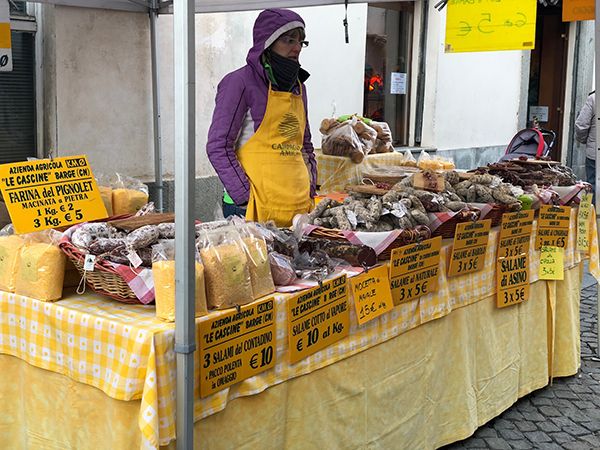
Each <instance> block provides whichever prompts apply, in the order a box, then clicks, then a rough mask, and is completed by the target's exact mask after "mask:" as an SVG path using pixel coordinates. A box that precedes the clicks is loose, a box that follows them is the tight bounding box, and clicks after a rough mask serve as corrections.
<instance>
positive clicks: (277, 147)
mask: <svg viewBox="0 0 600 450" xmlns="http://www.w3.org/2000/svg"><path fill="white" fill-rule="evenodd" d="M305 126H306V115H305V113H304V103H303V102H302V92H300V95H295V94H292V93H291V92H279V91H274V90H272V89H271V87H270V86H269V97H268V99H267V108H266V111H265V117H264V118H263V121H262V123H261V124H260V126H259V127H258V130H256V133H254V135H253V136H252V137H251V138H250V139H249V140H248V142H246V143H245V144H244V145H243V146H242V147H241V148H240V150H239V152H238V159H239V160H240V163H241V165H242V167H243V168H244V171H245V172H246V175H248V179H249V180H250V199H249V200H248V208H247V210H246V219H248V220H253V221H255V222H266V221H268V220H273V221H274V222H275V223H276V224H277V226H280V227H286V226H290V225H291V224H292V219H293V218H294V216H295V215H296V214H302V213H306V212H309V211H310V209H311V207H312V201H311V198H310V175H309V173H308V168H307V166H306V164H305V162H304V158H303V156H302V145H303V143H304V129H305Z"/></svg>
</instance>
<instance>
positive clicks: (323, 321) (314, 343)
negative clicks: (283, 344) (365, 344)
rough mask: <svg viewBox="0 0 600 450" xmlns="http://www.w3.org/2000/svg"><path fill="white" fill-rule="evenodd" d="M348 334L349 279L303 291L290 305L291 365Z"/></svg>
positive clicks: (326, 283) (335, 280)
mask: <svg viewBox="0 0 600 450" xmlns="http://www.w3.org/2000/svg"><path fill="white" fill-rule="evenodd" d="M349 331H350V310H349V309H348V283H347V281H346V275H342V276H341V277H338V278H334V279H333V280H330V281H327V282H325V283H323V284H322V285H321V286H316V287H314V288H312V289H309V290H308V291H303V292H302V293H301V294H299V295H296V296H295V297H293V298H291V299H290V300H289V301H288V336H289V347H290V362H291V363H292V364H294V363H297V362H298V361H300V360H302V359H304V358H306V357H307V356H309V355H312V354H313V353H316V352H318V351H319V350H322V349H324V348H325V347H328V346H329V345H331V344H333V343H334V342H336V341H338V340H340V339H342V338H344V337H346V336H348V333H349Z"/></svg>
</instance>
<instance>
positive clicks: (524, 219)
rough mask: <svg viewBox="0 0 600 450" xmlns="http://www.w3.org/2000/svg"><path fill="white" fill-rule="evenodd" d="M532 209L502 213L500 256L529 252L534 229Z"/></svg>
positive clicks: (506, 256)
mask: <svg viewBox="0 0 600 450" xmlns="http://www.w3.org/2000/svg"><path fill="white" fill-rule="evenodd" d="M533 213H534V211H533V210H532V209H530V210H528V211H518V212H514V213H506V214H503V215H502V224H501V225H500V241H499V242H498V258H508V257H511V256H517V255H520V254H522V253H529V241H530V236H531V230H532V229H533Z"/></svg>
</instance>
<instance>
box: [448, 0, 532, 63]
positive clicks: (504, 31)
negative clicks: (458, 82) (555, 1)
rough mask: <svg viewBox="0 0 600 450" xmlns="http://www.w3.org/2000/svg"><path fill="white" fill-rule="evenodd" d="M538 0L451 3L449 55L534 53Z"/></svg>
mask: <svg viewBox="0 0 600 450" xmlns="http://www.w3.org/2000/svg"><path fill="white" fill-rule="evenodd" d="M536 11H537V0H478V1H464V0H450V1H449V2H448V6H447V14H446V46H445V48H446V53H456V52H483V51H492V50H531V49H533V48H534V44H535V22H536Z"/></svg>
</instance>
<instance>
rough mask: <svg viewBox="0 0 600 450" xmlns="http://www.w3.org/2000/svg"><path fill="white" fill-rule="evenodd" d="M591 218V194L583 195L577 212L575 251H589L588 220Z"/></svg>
mask: <svg viewBox="0 0 600 450" xmlns="http://www.w3.org/2000/svg"><path fill="white" fill-rule="evenodd" d="M593 216H594V214H593V209H592V194H583V195H582V196H581V201H580V202H579V210H578V211H577V250H580V251H583V252H587V251H588V250H589V249H590V218H591V217H593Z"/></svg>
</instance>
